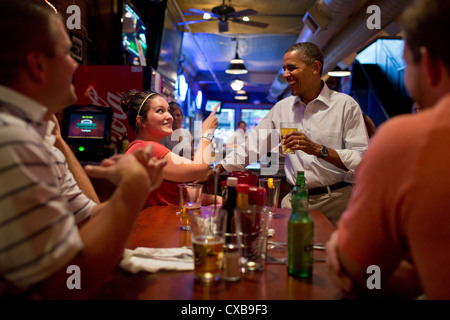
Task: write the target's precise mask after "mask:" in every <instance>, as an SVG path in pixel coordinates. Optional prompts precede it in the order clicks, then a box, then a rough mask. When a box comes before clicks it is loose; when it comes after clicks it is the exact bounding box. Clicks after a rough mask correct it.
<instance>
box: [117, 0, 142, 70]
mask: <svg viewBox="0 0 450 320" xmlns="http://www.w3.org/2000/svg"><path fill="white" fill-rule="evenodd" d="M122 19H123V23H122V50H123V51H124V52H126V53H127V57H126V60H127V61H125V63H126V64H130V65H143V66H146V65H147V61H146V56H147V29H146V26H145V24H144V22H143V21H142V19H141V18H140V17H139V15H138V14H137V13H136V12H135V11H134V10H133V9H132V8H131V7H130V6H129V5H128V4H127V3H125V8H124V14H123V17H122Z"/></svg>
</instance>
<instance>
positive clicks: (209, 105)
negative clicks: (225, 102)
mask: <svg viewBox="0 0 450 320" xmlns="http://www.w3.org/2000/svg"><path fill="white" fill-rule="evenodd" d="M217 104H219V108H218V109H217V111H216V113H220V111H221V109H222V101H218V100H206V103H205V111H206V112H212V111H213V110H214V108H215V107H216V106H217Z"/></svg>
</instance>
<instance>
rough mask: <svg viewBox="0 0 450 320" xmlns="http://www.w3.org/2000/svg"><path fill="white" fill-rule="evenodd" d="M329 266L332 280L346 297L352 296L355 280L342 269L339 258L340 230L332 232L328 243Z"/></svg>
mask: <svg viewBox="0 0 450 320" xmlns="http://www.w3.org/2000/svg"><path fill="white" fill-rule="evenodd" d="M326 254H327V259H326V260H327V267H328V273H329V274H330V277H331V280H332V282H333V283H334V285H335V286H336V287H338V288H339V289H340V290H341V292H342V294H343V295H344V296H345V297H346V298H352V297H353V296H352V294H351V292H352V289H353V280H352V279H351V278H350V277H349V276H348V275H347V274H346V273H345V271H344V270H343V269H342V266H341V262H340V259H339V248H338V231H335V232H333V233H332V234H331V237H330V240H328V242H327V244H326Z"/></svg>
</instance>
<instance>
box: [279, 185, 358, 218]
mask: <svg viewBox="0 0 450 320" xmlns="http://www.w3.org/2000/svg"><path fill="white" fill-rule="evenodd" d="M351 195H352V186H351V185H349V186H346V187H344V188H340V189H337V190H334V191H331V192H330V191H329V192H328V193H324V194H319V195H314V196H309V209H312V210H318V211H320V212H322V213H323V214H324V215H325V216H326V217H327V218H328V220H330V221H331V223H332V224H333V225H335V226H336V224H337V222H338V220H339V218H340V217H341V215H342V213H343V212H344V211H345V209H346V208H347V203H348V201H349V200H350V196H351ZM291 196H292V194H291V193H288V194H287V195H286V196H285V197H284V198H283V200H282V201H281V208H287V209H291Z"/></svg>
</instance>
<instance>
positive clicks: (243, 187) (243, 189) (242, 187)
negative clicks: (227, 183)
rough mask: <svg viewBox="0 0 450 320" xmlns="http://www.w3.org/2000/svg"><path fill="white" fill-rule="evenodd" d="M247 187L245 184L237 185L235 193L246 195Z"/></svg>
mask: <svg viewBox="0 0 450 320" xmlns="http://www.w3.org/2000/svg"><path fill="white" fill-rule="evenodd" d="M249 187H250V186H249V185H248V184H246V183H239V184H238V185H237V188H236V191H237V192H241V193H248V189H249Z"/></svg>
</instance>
